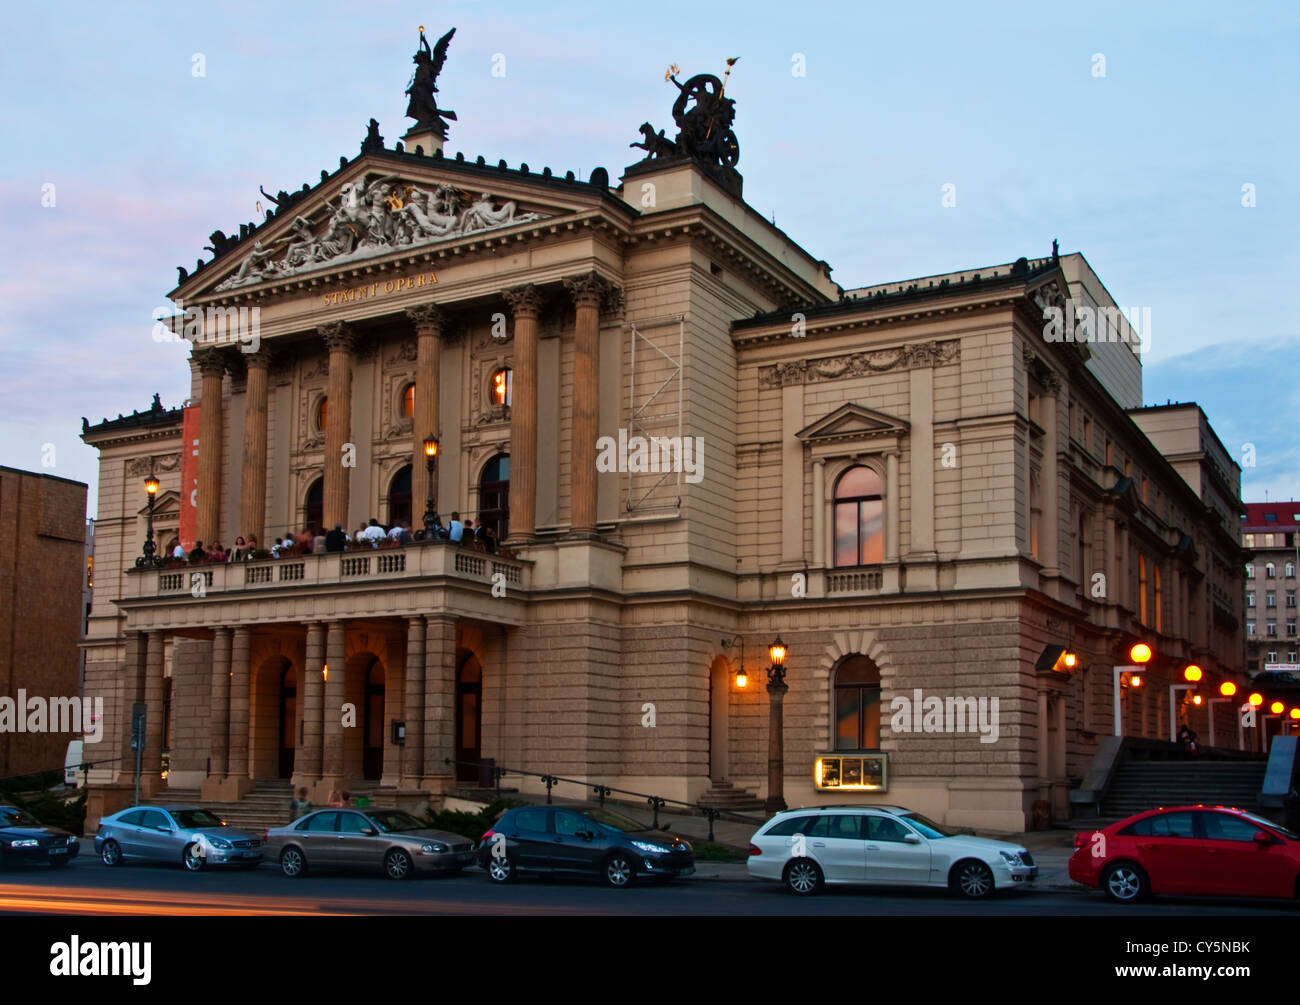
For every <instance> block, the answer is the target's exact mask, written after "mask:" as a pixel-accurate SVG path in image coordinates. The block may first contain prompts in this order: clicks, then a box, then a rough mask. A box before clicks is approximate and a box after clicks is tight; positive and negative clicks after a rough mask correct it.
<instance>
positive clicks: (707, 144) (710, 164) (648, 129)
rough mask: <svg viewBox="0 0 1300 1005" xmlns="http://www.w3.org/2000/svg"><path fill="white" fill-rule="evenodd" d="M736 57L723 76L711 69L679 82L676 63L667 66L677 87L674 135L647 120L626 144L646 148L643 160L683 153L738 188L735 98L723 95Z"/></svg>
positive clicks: (733, 188) (667, 75)
mask: <svg viewBox="0 0 1300 1005" xmlns="http://www.w3.org/2000/svg"><path fill="white" fill-rule="evenodd" d="M738 58H739V57H736V58H733V59H728V60H727V70H726V72H725V73H724V74H723V76H722V79H718V78H717V77H715V76H714V75H713V74H711V73H697V74H696V75H695V76H693V77H691V78H690V79H688V80H687V81H686V82H685V83H682V82H681V81H680V80H678V79H677V72H678V71H677V67H676V65H674V66H671V67H669V68H668V72H667V73H665V74H664V79H665V80H670V81H672V83H673V84H674V85H675V86H676V87H677V100H676V101H674V102H673V121H674V122H676V123H677V129H678V132H677V138H676V139H675V140H670V139H668V138H667V137H666V136H665V135H664V131H663V130H662V129H661V130H659V132H657V133H656V132H655V130H654V127H653V126H652V125H651V124H650V123H649V122H646V123H643V124H642V126H641V136H642V140H641V142H639V143H631V144H629V146H634V147H640V148H641V149H642V150H645V151H646V157H645V160H647V161H648V160H654V159H659V158H667V157H678V156H685V157H690V158H691V159H692V160H694V161H696V162H697V163H699V164H700V165H701V166H702V167H703V168H704V169H705V171H706V172H707V173H708V174H709V175H710V176H711V177H713V178H714V179H715V180H716V181H718V182H719V183H720V184H721V185H722V186H723V187H724V188H726V189H728V190H729V191H732V192H734V193H736V194H739V192H740V183H741V179H740V173H739V172H738V171H737V170H736V164H737V163H738V162H739V161H740V143H739V141H738V140H737V139H736V134H735V133H734V132H732V129H731V125H732V123H733V122H735V120H736V102H735V101H734V100H733V99H731V98H728V97H727V96H726V88H727V77H729V76H730V75H731V68H732V66H734V65H735V64H736V61H737V59H738Z"/></svg>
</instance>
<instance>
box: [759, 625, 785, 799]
mask: <svg viewBox="0 0 1300 1005" xmlns="http://www.w3.org/2000/svg"><path fill="white" fill-rule="evenodd" d="M767 652H768V656H769V657H770V658H771V660H772V665H771V666H770V667H769V668H768V671H767V697H768V702H769V706H768V715H767V721H768V735H767V801H766V802H765V803H764V804H763V809H764V811H765V812H766V813H767V814H768V815H769V816H771V815H772V814H773V813H779V812H780V811H781V810H783V809H785V731H784V725H785V715H784V710H783V707H782V700H783V699H784V698H785V693H786V691H788V690H790V689H789V688H788V687H787V686H786V683H785V643H784V642H782V641H781V636H780V635H779V634H778V635H777V637H776V641H775V642H773V643H772V644H771V645H770V646H768V647H767Z"/></svg>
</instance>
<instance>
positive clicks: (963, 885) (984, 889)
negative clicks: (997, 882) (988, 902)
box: [952, 858, 993, 900]
mask: <svg viewBox="0 0 1300 1005" xmlns="http://www.w3.org/2000/svg"><path fill="white" fill-rule="evenodd" d="M952 888H953V890H955V891H956V892H957V893H959V894H961V895H962V896H963V897H965V898H966V899H967V900H981V899H982V898H984V897H987V896H988V895H989V894H991V893H992V892H993V870H992V869H990V868H989V867H988V866H987V865H985V864H984V863H983V862H979V861H976V860H975V859H973V858H972V859H967V860H966V861H965V862H958V863H957V865H956V867H955V868H954V869H953V871H952Z"/></svg>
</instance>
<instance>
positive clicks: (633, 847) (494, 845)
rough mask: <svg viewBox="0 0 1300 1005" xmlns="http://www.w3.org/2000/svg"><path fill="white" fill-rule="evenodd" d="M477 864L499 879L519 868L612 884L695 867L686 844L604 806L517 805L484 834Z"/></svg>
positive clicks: (687, 872) (507, 877)
mask: <svg viewBox="0 0 1300 1005" xmlns="http://www.w3.org/2000/svg"><path fill="white" fill-rule="evenodd" d="M478 864H479V866H480V867H481V868H483V869H486V870H487V874H488V875H489V876H490V877H491V878H492V879H493V881H495V882H497V883H508V882H510V881H511V880H513V879H514V878H515V877H516V876H518V875H519V874H520V873H559V874H568V875H579V876H595V877H599V878H600V879H601V880H603V881H604V882H605V883H606V884H607V885H609V886H612V887H626V886H630V885H631V884H632V882H633V881H634V880H636V879H644V878H653V879H658V880H660V881H667V880H670V879H673V878H674V877H676V876H689V875H690V874H691V873H693V872H694V871H695V853H694V852H693V851H692V850H691V846H690V843H689V842H687V841H685V840H683V839H682V838H680V837H677V836H676V835H675V834H669V833H668V832H667V831H661V830H654V829H652V828H651V827H650V826H649V825H648V824H644V823H639V822H638V821H636V820H633V819H632V818H630V817H626V816H624V815H623V814H621V813H616V812H615V811H613V810H610V809H607V808H605V807H603V806H593V805H581V804H579V805H572V806H520V807H517V808H515V809H512V810H506V812H505V813H504V814H503V815H502V817H501V819H500V820H498V821H497V822H496V824H494V825H493V827H492V829H491V830H490V831H488V832H487V833H486V834H484V835H483V840H482V841H481V842H480V844H479V848H478Z"/></svg>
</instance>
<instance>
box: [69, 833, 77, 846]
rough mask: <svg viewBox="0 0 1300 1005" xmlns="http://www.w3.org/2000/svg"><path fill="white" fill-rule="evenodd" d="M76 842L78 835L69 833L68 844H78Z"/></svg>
mask: <svg viewBox="0 0 1300 1005" xmlns="http://www.w3.org/2000/svg"><path fill="white" fill-rule="evenodd" d="M76 843H77V835H75V834H69V835H68V844H76Z"/></svg>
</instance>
